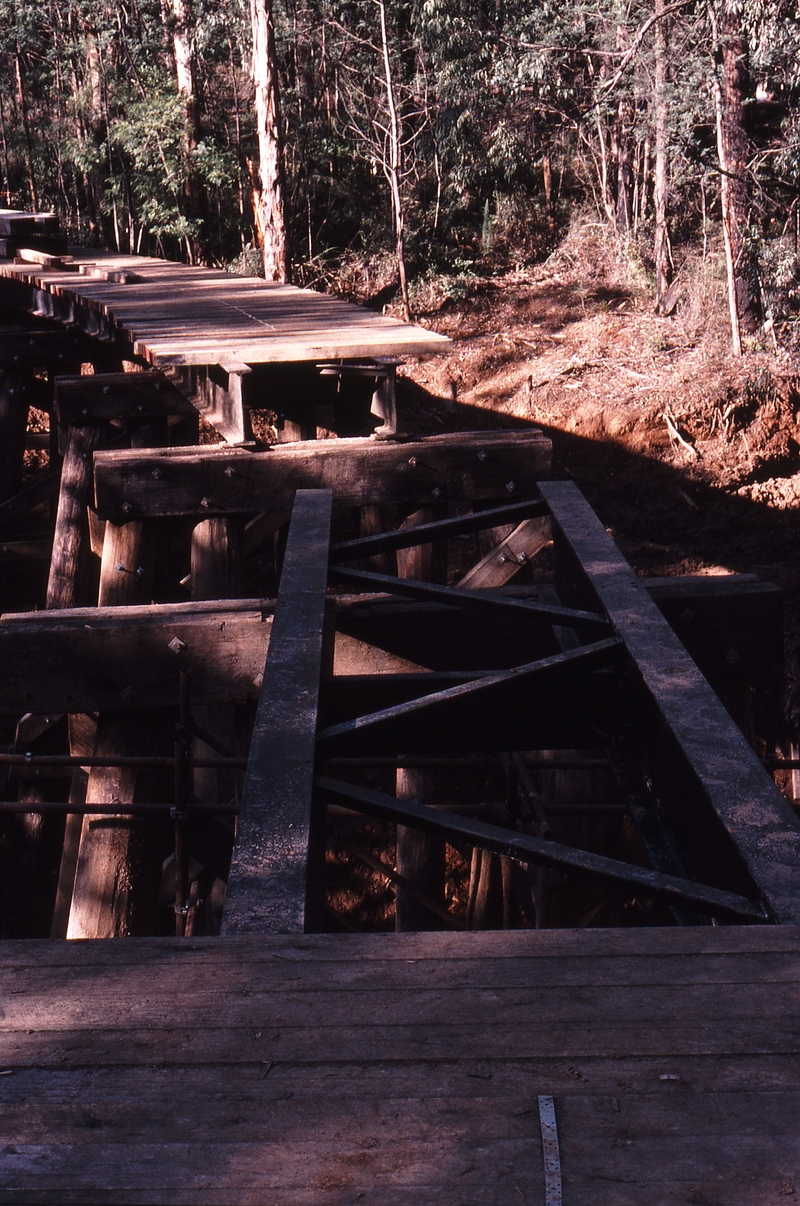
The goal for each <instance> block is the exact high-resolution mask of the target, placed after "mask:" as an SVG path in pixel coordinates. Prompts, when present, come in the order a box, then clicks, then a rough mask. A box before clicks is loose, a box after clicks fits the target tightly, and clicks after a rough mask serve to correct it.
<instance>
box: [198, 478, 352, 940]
mask: <svg viewBox="0 0 800 1206" xmlns="http://www.w3.org/2000/svg"><path fill="white" fill-rule="evenodd" d="M331 505H332V496H331V493H330V491H327V490H319V491H310V490H299V491H298V492H297V497H296V500H295V504H294V510H293V512H292V520H291V523H290V525H289V536H288V540H287V543H286V554H285V557H284V562H283V570H282V573H281V582H280V589H279V592H278V600H277V603H276V605H275V619H274V622H273V627H272V635H271V639H270V646H269V652H268V654H267V661H266V666H265V669H264V682H263V685H262V688H261V698H260V700H259V705H258V713H257V715H256V722H255V727H254V729H253V738H252V743H251V746H250V756H249V759H248V769H247V777H246V780H245V785H244V789H243V792H242V803H241V813H240V816H239V823H238V827H237V834H236V843H235V846H234V852H233V859H232V862H231V873H230V878H229V880H228V891H227V896H226V902H225V911H224V914H223V922H222V926H223V929H222V932H223V933H224V934H241V933H253V932H264V931H272V932H275V931H277V932H298V931H302V930H303V929H304V927H305V925H306V924H308V922H309V920H310V917H309V912H310V907H311V901H312V898H313V896H314V895H315V893H316V892H317V891H318V890H319V884H318V883H312V882H310V881H311V879H312V878H313V876H312V875H310V874H309V864H310V857H309V844H310V843H312V842H313V840H314V835H313V833H312V828H313V818H312V806H311V794H312V777H313V768H314V743H315V739H316V730H317V700H318V695H319V683H320V675H321V670H322V646H323V621H324V614H325V590H326V586H327V571H328V544H329V542H330V517H331ZM317 875H318V876H319V875H321V868H318V869H317Z"/></svg>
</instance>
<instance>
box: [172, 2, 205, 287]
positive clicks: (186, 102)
mask: <svg viewBox="0 0 800 1206" xmlns="http://www.w3.org/2000/svg"><path fill="white" fill-rule="evenodd" d="M172 13H173V17H174V19H175V26H174V33H173V40H172V41H173V50H174V53H175V75H176V78H177V81H178V92H179V93H180V95H181V98H182V100H183V157H184V171H185V173H186V175H185V180H184V186H183V194H184V198H185V204H186V217H187V218H188V219H189V221H190V222H191V223H192V224H193V225H194V227H195V233H193V234H190V235H189V236H188V237H187V240H186V250H187V252H188V257H189V262H190V263H191V264H196V263H204V262H205V250H204V248H203V240H202V238H201V237H200V235H199V234H198V233H197V230H198V228H199V229H202V223H203V221H204V219H205V218H206V217H207V214H208V200H207V198H206V193H205V189H204V187H203V182H202V180H201V179H200V177H199V175H198V173H197V168H196V166H195V164H194V161H193V155H194V152H195V151H196V150H197V145H198V143H199V142H200V134H201V131H200V104H199V101H198V99H197V78H196V73H195V63H194V38H193V36H192V28H191V14H190V11H189V3H187V0H172Z"/></svg>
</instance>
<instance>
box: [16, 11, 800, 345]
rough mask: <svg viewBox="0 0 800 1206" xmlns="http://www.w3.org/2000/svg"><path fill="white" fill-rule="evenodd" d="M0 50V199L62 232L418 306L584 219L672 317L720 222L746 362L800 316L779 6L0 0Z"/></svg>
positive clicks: (794, 116) (797, 75)
mask: <svg viewBox="0 0 800 1206" xmlns="http://www.w3.org/2000/svg"><path fill="white" fill-rule="evenodd" d="M0 63H2V78H3V88H2V91H0V178H1V179H2V197H3V203H4V204H5V205H6V206H8V207H20V208H28V207H32V208H34V209H48V208H52V209H55V210H57V211H58V212H59V213H60V214H61V216H62V220H63V223H64V225H65V227H66V228H67V230H68V232H69V233H70V236H71V238H72V239H73V240H74V241H75V242H77V243H82V244H89V245H97V246H104V247H106V248H109V249H118V250H121V251H125V252H128V251H130V252H141V253H146V254H160V255H166V256H168V257H170V258H182V259H185V260H187V261H189V262H194V263H197V262H206V263H214V264H221V265H225V266H232V267H233V268H234V269H235V270H239V271H251V272H252V271H259V270H260V271H263V268H262V265H263V264H264V262H265V261H266V272H267V275H268V276H272V277H275V278H278V277H280V276H281V275H284V276H285V275H288V274H289V273H291V275H292V276H293V278H294V279H295V280H296V281H297V282H298V283H301V284H308V285H312V286H315V287H338V288H340V289H344V290H346V289H347V288H348V282H349V283H350V284H352V283H353V281H357V283H358V286H359V288H360V291H361V293H362V295H367V296H368V297H369V296H370V295H371V297H372V299H373V301H376V302H377V304H381V303H382V302H384V301H386V300H388V299H389V298H390V297H391V296H392V294H393V293H394V292H395V291H396V290H399V291H400V294H401V300H402V303H403V305H404V308H406V309H407V310H413V309H414V301H415V291H416V292H419V289H420V288H421V287H422V286H424V285H425V283H426V282H429V281H430V280H431V279H432V278H433V277H444V278H446V280H447V282H448V285H447V288H448V289H449V291H450V293H451V294H453V295H454V296H457V295H458V292H459V289H460V288H463V287H464V282H468V281H469V278H470V276H471V275H472V274H474V273H475V272H477V271H479V272H481V273H484V274H485V273H487V272H489V273H493V272H494V273H500V272H503V271H507V270H508V269H509V268H515V267H519V266H520V265H525V264H531V263H535V262H537V261H539V260H541V259H543V258H544V257H545V256H546V255H547V254H549V253H550V252H551V251H552V250H553V248H554V247H555V246H556V245H557V243H558V241H559V239H560V238H561V237H562V236H563V234H564V232H565V230H566V229H567V228H568V227H569V225H570V223H571V222H573V221H574V219H575V216H576V214H582V215H584V217H585V216H586V213H587V211H591V212H592V213H593V215H594V217H595V219H596V220H599V221H602V222H603V223H605V224H607V226H608V227H609V229H610V230H612V231H613V233H614V236H615V238H616V239H617V240H618V241H619V246H620V248H621V250H622V253H623V254H625V255H628V256H630V257H632V258H633V259H634V260H635V261H636V262H637V263H638V264H639V265H640V266H641V268H642V270H643V271H644V273H645V274H646V275H647V277H648V279H649V280H650V281H651V283H652V288H653V290H654V294H655V297H656V300H657V303H658V305H659V306H660V307H662V308H663V309H667V310H668V309H669V307H670V306H671V305H672V304H673V299H672V298H671V297H670V296H669V287H670V283H671V281H672V280H673V279H674V277H675V275H676V272H678V270H679V268H680V262H681V259H682V256H683V249H684V248H686V247H688V246H690V245H692V244H693V243H694V244H696V243H697V241H698V240H702V241H703V244H704V247H705V246H707V245H708V243H709V240H713V239H714V237H715V236H716V237H717V239H718V244H717V245H718V246H719V249H720V255H722V254H724V256H725V261H726V264H727V273H728V284H729V293H728V302H729V308H730V317H731V324H732V338H733V342H734V347H735V348H736V350H738V347H737V342H738V341H739V340H740V339H744V340H745V342H747V340H753V339H755V340H764V339H768V338H769V337H770V335H771V334H772V333H773V332H774V330H775V327H776V325H777V324H781V323H784V324H786V323H788V324H790V325H791V326H793V319H794V316H795V313H796V311H797V309H798V307H799V306H800V271H799V269H798V264H799V263H800V260H799V259H798V240H799V239H800V208H799V207H798V195H799V194H798V181H800V172H799V171H798V168H799V167H800V124H799V122H798V106H797V100H798V91H799V90H800V14H799V13H798V10H797V8H796V7H793V6H792V5H791V4H789V3H788V2H787V0H683V2H680V0H679V2H677V3H666V2H665V0H642V2H640V0H624V2H623V0H584V2H575V3H563V2H560V3H554V2H552V0H540V2H537V3H532V2H531V0H405V2H401V0H328V2H326V0H274V7H273V4H272V3H271V0H250V3H248V0H213V2H212V0H124V2H121V3H105V2H103V0H61V2H60V3H32V2H28V0H2V2H0ZM281 227H282V229H279V228H281ZM284 231H285V244H280V242H279V245H278V247H277V251H276V249H275V247H274V245H273V242H274V240H275V238H276V237H278V239H279V240H280V239H281V238H283V237H284ZM276 257H277V258H276ZM370 266H371V268H370ZM678 274H679V272H678ZM772 337H773V338H774V334H772Z"/></svg>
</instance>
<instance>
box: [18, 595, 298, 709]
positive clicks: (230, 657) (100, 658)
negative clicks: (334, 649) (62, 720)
mask: <svg viewBox="0 0 800 1206" xmlns="http://www.w3.org/2000/svg"><path fill="white" fill-rule="evenodd" d="M273 607H274V603H272V602H270V601H268V600H259V599H242V600H235V601H229V602H211V603H175V604H149V605H146V606H142V607H107V608H93V609H92V610H91V611H87V610H83V609H81V608H76V609H75V610H73V611H49V612H29V613H21V614H17V615H6V616H3V617H2V619H0V659H2V663H3V666H4V673H3V676H2V679H1V680H0V712H2V713H4V714H6V715H12V716H14V715H18V716H21V715H23V714H24V713H26V712H32V713H34V714H36V713H46V712H48V711H52V712H98V711H100V710H103V711H118V710H120V709H124V708H131V707H136V708H159V707H174V706H175V705H176V704H177V702H178V679H179V671H180V670H188V671H190V673H191V675H192V691H193V698H194V700H195V702H197V703H204V704H205V703H244V702H247V701H255V700H256V699H257V698H258V693H259V689H260V685H261V675H262V674H263V671H264V660H265V658H266V653H267V647H268V642H269V634H270V630H271V627H272V609H273Z"/></svg>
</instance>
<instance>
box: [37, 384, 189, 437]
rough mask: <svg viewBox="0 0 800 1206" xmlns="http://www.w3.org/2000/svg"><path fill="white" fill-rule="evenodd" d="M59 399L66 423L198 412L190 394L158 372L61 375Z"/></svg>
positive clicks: (57, 387)
mask: <svg viewBox="0 0 800 1206" xmlns="http://www.w3.org/2000/svg"><path fill="white" fill-rule="evenodd" d="M55 403H56V412H57V415H58V419H59V422H61V423H64V424H67V423H80V422H84V423H85V422H86V421H87V418H88V417H90V418H91V420H92V421H93V422H100V420H102V419H133V418H138V417H139V416H141V415H187V414H194V413H195V408H194V407H193V406H192V404H191V402H190V401H189V400H188V398H186V397H185V396H184V395H183V394H182V393H181V392H180V390H178V389H176V387H175V386H174V385H173V384H172V382H171V381H170V380H169V378H168V377H166V376H165V375H164V374H163V373H158V372H145V373H95V374H93V375H89V376H80V377H57V378H56V382H55Z"/></svg>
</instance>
